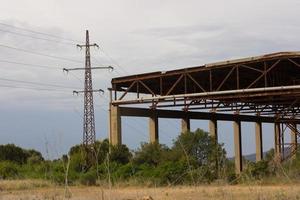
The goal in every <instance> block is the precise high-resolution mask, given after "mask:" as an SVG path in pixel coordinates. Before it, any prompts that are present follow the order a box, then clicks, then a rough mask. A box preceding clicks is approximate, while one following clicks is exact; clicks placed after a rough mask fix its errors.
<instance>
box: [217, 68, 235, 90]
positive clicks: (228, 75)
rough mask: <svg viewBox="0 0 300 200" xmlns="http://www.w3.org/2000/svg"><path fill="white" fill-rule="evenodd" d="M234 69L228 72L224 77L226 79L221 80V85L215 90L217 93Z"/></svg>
mask: <svg viewBox="0 0 300 200" xmlns="http://www.w3.org/2000/svg"><path fill="white" fill-rule="evenodd" d="M235 69H236V66H235V67H232V68H231V70H230V71H229V72H228V74H227V75H226V77H225V78H224V79H223V81H222V83H221V84H220V85H219V87H218V88H217V89H216V91H219V90H220V89H221V87H222V86H223V85H224V83H225V82H226V81H227V79H228V78H229V76H230V75H231V74H232V72H233V71H234V70H235Z"/></svg>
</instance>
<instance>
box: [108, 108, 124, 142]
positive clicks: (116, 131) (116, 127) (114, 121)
mask: <svg viewBox="0 0 300 200" xmlns="http://www.w3.org/2000/svg"><path fill="white" fill-rule="evenodd" d="M109 140H110V143H111V144H112V145H119V144H122V133H121V115H120V108H119V107H118V106H113V105H111V106H110V135H109Z"/></svg>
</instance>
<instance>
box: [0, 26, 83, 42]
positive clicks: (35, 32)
mask: <svg viewBox="0 0 300 200" xmlns="http://www.w3.org/2000/svg"><path fill="white" fill-rule="evenodd" d="M0 25H2V26H6V27H10V28H14V29H19V30H22V31H26V32H30V33H34V34H39V35H45V36H48V37H52V38H57V39H61V40H66V41H71V42H81V41H79V40H73V39H68V38H64V37H60V36H57V35H53V34H49V33H43V32H39V31H35V30H31V29H27V28H23V27H18V26H14V25H11V24H7V23H3V22H0Z"/></svg>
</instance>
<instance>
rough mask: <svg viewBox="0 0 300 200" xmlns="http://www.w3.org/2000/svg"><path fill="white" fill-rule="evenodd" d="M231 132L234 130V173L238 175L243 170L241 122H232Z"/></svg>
mask: <svg viewBox="0 0 300 200" xmlns="http://www.w3.org/2000/svg"><path fill="white" fill-rule="evenodd" d="M233 130H234V151H235V172H236V173H237V174H239V173H241V171H242V170H243V163H242V138H241V121H239V120H236V121H234V122H233Z"/></svg>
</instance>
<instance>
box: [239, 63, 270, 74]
mask: <svg viewBox="0 0 300 200" xmlns="http://www.w3.org/2000/svg"><path fill="white" fill-rule="evenodd" d="M239 66H240V67H243V68H247V69H251V70H253V71H257V72H260V73H263V72H264V71H263V70H259V69H256V68H254V67H250V66H248V65H245V64H241V65H239Z"/></svg>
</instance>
